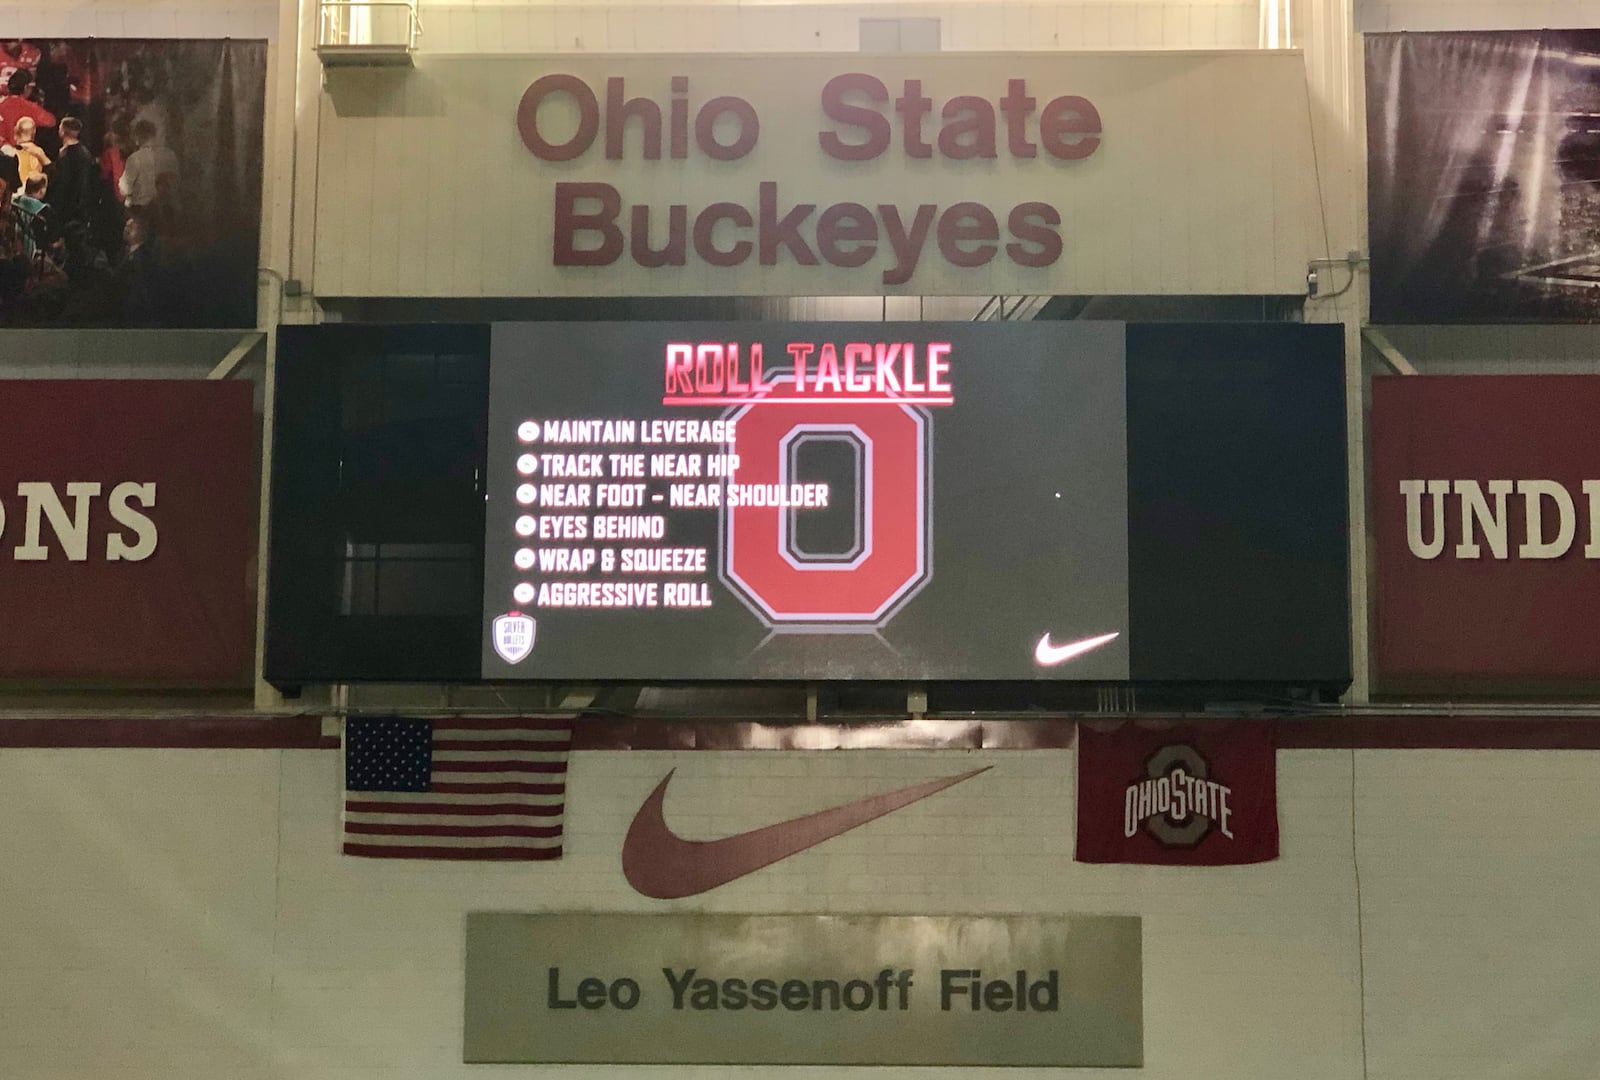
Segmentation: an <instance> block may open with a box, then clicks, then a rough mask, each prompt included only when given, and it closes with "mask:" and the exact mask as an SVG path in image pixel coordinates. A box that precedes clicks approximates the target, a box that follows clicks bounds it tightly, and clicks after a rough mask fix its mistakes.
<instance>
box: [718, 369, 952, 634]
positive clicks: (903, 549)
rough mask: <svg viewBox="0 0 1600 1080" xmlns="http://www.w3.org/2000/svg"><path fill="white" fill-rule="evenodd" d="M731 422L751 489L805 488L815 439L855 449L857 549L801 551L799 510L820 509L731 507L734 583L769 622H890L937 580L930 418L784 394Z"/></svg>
mask: <svg viewBox="0 0 1600 1080" xmlns="http://www.w3.org/2000/svg"><path fill="white" fill-rule="evenodd" d="M780 378H781V377H780ZM774 381H777V380H774ZM782 392H783V390H780V391H779V393H782ZM731 419H736V420H737V421H738V424H739V427H738V443H737V450H738V454H739V469H738V473H737V475H736V476H735V477H734V480H735V482H737V483H740V484H781V485H789V484H793V483H796V482H797V479H796V478H795V476H794V475H793V471H792V470H793V462H794V460H795V451H796V450H797V449H798V447H800V446H801V445H803V444H804V443H805V442H806V441H808V440H811V439H826V440H834V441H840V442H845V443H850V444H853V445H854V446H855V454H856V477H857V484H856V500H857V505H856V530H855V542H854V544H852V545H851V547H850V549H849V550H848V551H845V552H841V553H836V554H830V555H823V556H818V555H808V554H806V553H804V552H801V551H799V550H798V549H797V548H796V546H795V543H794V537H793V527H792V520H793V519H792V515H795V514H804V513H809V512H813V511H808V510H805V509H800V510H793V509H785V508H780V507H770V506H739V507H733V508H727V507H725V508H724V509H723V511H722V518H721V522H722V552H723V558H722V566H723V572H722V576H723V580H724V581H725V582H726V583H727V584H728V586H729V587H730V588H732V589H733V590H734V592H735V593H736V594H737V595H739V596H740V598H741V599H743V600H744V601H745V603H746V605H747V606H749V607H750V609H751V610H752V611H753V612H755V614H756V615H757V617H758V618H760V619H761V620H762V621H763V622H764V623H766V624H767V625H769V626H772V625H788V626H794V625H804V624H818V625H828V624H834V623H847V624H850V625H853V626H882V625H883V624H884V623H887V622H888V621H889V620H890V619H891V618H893V616H894V614H895V613H896V612H897V611H898V610H899V609H900V608H901V607H902V606H903V605H904V604H905V603H906V601H908V600H910V599H911V597H913V596H915V595H916V594H917V592H919V591H920V590H921V588H922V587H923V585H925V584H926V583H927V581H928V577H929V562H930V560H929V558H928V538H929V529H928V486H929V485H928V471H929V470H928V464H929V462H928V457H929V455H928V421H927V419H926V417H924V416H923V414H922V413H921V412H920V411H918V410H917V409H915V408H912V407H911V406H907V405H881V404H880V405H859V404H856V405H852V404H830V405H812V404H792V403H791V404H785V403H783V400H782V398H781V397H778V396H776V395H775V396H774V397H773V398H772V399H771V400H769V401H762V402H757V403H754V404H750V405H746V406H744V407H742V408H740V409H739V410H738V411H737V412H735V413H733V414H732V417H731Z"/></svg>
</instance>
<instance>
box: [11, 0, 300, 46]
mask: <svg viewBox="0 0 1600 1080" xmlns="http://www.w3.org/2000/svg"><path fill="white" fill-rule="evenodd" d="M278 6H279V4H278V0H51V2H50V3H39V2H38V0H8V2H7V3H5V4H0V29H3V31H4V36H5V37H8V38H9V37H109V38H118V37H121V38H136V37H153V38H178V37H182V38H223V37H235V38H273V37H276V36H277V31H278Z"/></svg>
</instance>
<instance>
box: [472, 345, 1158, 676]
mask: <svg viewBox="0 0 1600 1080" xmlns="http://www.w3.org/2000/svg"><path fill="white" fill-rule="evenodd" d="M1124 337H1125V327H1124V324H1122V323H1075V322H1029V323H859V322H856V323H826V322H818V323H753V322H752V323H638V322H636V323H497V324H495V325H494V327H493V338H492V349H491V359H490V395H489V462H488V498H487V505H486V507H485V513H486V540H485V571H484V620H483V638H482V642H483V676H484V678H486V679H591V680H649V681H671V680H740V679H769V680H788V679H794V680H839V679H886V680H913V681H921V680H965V679H977V680H1007V679H1066V680H1096V681H1098V680H1125V679H1127V677H1128V655H1129V652H1128V525H1127V517H1128V496H1127V424H1126V375H1125V354H1124ZM701 340H704V341H738V342H741V343H742V344H745V345H747V344H748V343H749V342H752V341H761V342H763V349H764V352H765V355H766V369H767V370H768V371H769V372H770V371H771V370H773V369H774V368H776V367H778V366H780V364H781V363H782V362H784V361H785V360H786V356H787V354H786V352H785V348H784V346H785V344H786V343H787V342H789V341H814V342H824V341H831V342H834V343H836V344H837V345H841V346H842V344H843V343H844V342H846V341H863V340H864V341H875V340H886V341H911V342H915V343H917V344H918V345H919V346H921V345H922V344H924V343H926V342H930V341H948V342H950V343H951V346H952V348H951V352H950V375H949V379H950V382H951V385H952V386H953V388H954V397H955V404H954V405H953V406H948V407H930V408H927V409H925V410H924V411H925V414H926V415H927V416H928V418H929V420H930V423H931V427H930V432H931V435H930V445H931V464H930V490H931V505H932V509H931V518H930V521H931V533H932V544H931V564H930V565H931V576H930V578H929V580H928V582H927V583H926V584H925V585H924V586H923V588H922V589H921V591H920V592H918V593H917V594H916V595H915V596H914V597H913V598H912V599H911V600H910V601H909V602H907V603H906V604H904V605H903V606H902V607H900V608H899V609H898V611H897V613H896V614H895V615H894V617H893V618H892V619H891V620H890V621H889V622H888V623H887V625H885V626H884V627H883V629H882V630H881V631H880V632H878V633H861V632H849V633H829V632H817V631H816V630H814V629H811V630H807V631H806V632H785V631H783V630H779V631H777V632H776V633H773V632H770V631H769V630H768V628H767V627H766V626H764V625H763V624H762V623H761V621H760V620H759V619H758V618H757V617H756V616H755V615H754V614H753V613H752V612H751V611H750V609H749V608H747V607H746V606H745V604H744V603H743V602H741V600H740V599H739V598H738V597H737V596H736V595H735V594H734V593H732V592H731V591H730V590H729V589H728V588H727V586H725V585H724V584H723V582H722V580H721V577H720V575H719V574H718V573H717V569H716V563H717V562H718V561H719V557H718V550H719V544H718V525H717V519H718V515H717V513H716V511H713V510H681V509H680V510H669V511H664V512H666V513H667V514H668V515H669V516H668V525H667V535H666V537H665V538H664V539H662V540H660V541H654V542H652V541H614V542H613V541H602V542H598V543H596V542H593V541H584V542H575V543H573V544H572V545H571V546H596V547H598V546H601V545H602V544H612V545H613V546H617V547H621V546H663V547H667V546H670V547H697V546H704V547H706V548H707V549H708V558H709V559H710V560H711V563H712V565H711V568H710V570H709V572H708V573H707V574H706V575H705V577H704V578H703V579H701V580H706V581H709V582H710V583H711V590H712V596H713V606H712V607H710V608H707V609H688V610H676V609H665V608H657V609H637V608H622V609H571V608H539V607H538V606H537V605H536V604H528V605H520V604H515V603H514V602H513V600H512V589H513V587H514V586H515V585H516V584H517V582H519V581H523V580H529V579H530V577H531V578H532V579H533V580H534V581H535V582H537V580H538V579H539V577H540V575H538V574H537V573H534V574H531V575H529V574H524V573H523V572H521V571H519V570H518V569H517V568H516V566H515V565H514V563H513V561H512V560H513V556H514V554H515V552H516V551H517V549H518V548H520V547H522V546H524V544H525V543H527V542H526V541H523V540H522V539H521V538H520V537H518V536H517V535H516V533H515V531H514V523H515V521H516V519H517V518H518V517H519V516H520V515H521V514H522V513H524V512H525V511H524V508H523V507H521V506H519V505H518V504H517V502H516V499H515V496H514V492H515V490H516V488H517V485H518V484H519V483H521V482H523V480H524V478H523V477H521V476H520V475H519V474H518V473H517V471H516V458H517V456H518V455H519V454H521V453H523V452H524V450H525V449H532V450H533V451H534V452H541V451H545V450H549V451H554V450H556V449H557V448H556V447H548V448H547V447H545V446H544V445H543V443H542V442H541V443H540V444H537V445H535V446H534V447H531V448H527V447H524V446H523V444H522V443H520V442H519V440H518V438H517V433H516V429H517V425H518V424H520V423H521V422H522V421H523V420H526V419H530V418H534V419H539V420H545V419H580V418H581V419H638V420H646V419H652V418H668V417H673V418H693V419H702V420H714V419H718V418H719V417H720V416H721V415H722V414H723V410H722V409H720V408H716V407H705V406H696V407H682V408H668V407H665V406H663V405H662V404H661V397H662V389H663V358H664V353H665V346H666V343H668V342H672V341H701ZM919 353H920V348H919ZM560 449H561V450H562V451H563V452H568V453H578V452H589V453H593V452H602V453H608V454H609V453H611V452H614V451H622V450H625V449H628V448H624V447H615V446H605V445H594V446H572V447H562V448H560ZM650 449H651V448H649V447H640V448H634V450H633V452H648V451H649V450H650ZM656 449H659V450H668V449H671V450H676V451H677V452H683V453H691V452H706V451H714V450H715V449H716V448H715V447H705V448H701V447H658V448H656ZM534 479H535V480H536V481H537V480H541V479H544V478H543V477H535V478H534ZM609 479H610V477H607V478H606V480H609ZM601 482H604V481H601ZM645 482H646V483H648V484H650V485H651V488H652V490H659V491H665V490H666V484H667V483H668V481H665V480H654V481H652V480H650V479H648V478H647V479H646V481H645ZM659 509H660V508H652V507H648V506H647V507H646V508H645V510H644V511H643V512H658V511H659ZM532 512H534V513H539V512H540V509H539V508H538V507H535V508H532ZM564 512H566V513H580V514H581V513H594V512H605V511H597V510H589V511H583V510H577V511H564ZM553 543H554V542H551V541H546V542H544V543H543V544H542V545H541V544H538V543H535V544H534V545H533V546H553ZM611 577H619V578H620V575H606V576H605V577H604V578H603V577H602V575H600V574H599V572H598V570H596V571H594V572H592V573H591V574H589V575H587V576H585V577H581V578H580V577H577V576H571V575H563V576H562V579H564V580H591V581H598V580H605V579H608V578H611ZM550 579H551V580H556V576H555V575H550ZM628 580H667V579H664V578H663V579H655V578H651V579H646V578H643V577H630V578H629V579H628ZM513 607H516V608H517V609H518V610H521V611H523V612H524V613H525V614H528V615H531V616H533V617H534V618H535V619H537V621H538V630H537V635H536V639H535V644H534V648H533V650H532V652H531V653H530V654H529V655H528V656H527V658H526V659H524V660H522V661H521V662H520V663H518V664H516V665H512V664H509V663H507V662H506V661H505V660H503V659H502V658H501V657H500V656H499V655H498V654H497V653H495V651H494V648H493V644H492V640H491V626H492V622H493V620H494V618H495V617H496V616H498V615H502V614H505V613H506V612H507V611H508V610H510V609H511V608H513ZM1112 631H1117V632H1119V633H1120V635H1121V636H1119V637H1118V638H1117V639H1116V640H1115V641H1113V642H1111V643H1110V644H1108V645H1106V646H1103V647H1101V648H1099V649H1095V650H1093V651H1091V652H1089V653H1086V654H1084V655H1083V656H1080V657H1077V658H1075V659H1073V660H1070V661H1068V662H1066V663H1064V664H1060V665H1058V666H1055V667H1049V668H1042V667H1039V666H1038V665H1036V664H1035V662H1034V647H1035V645H1036V643H1037V642H1038V640H1039V638H1040V636H1041V635H1042V634H1044V633H1046V632H1048V633H1049V634H1050V637H1051V641H1052V643H1054V644H1056V645H1060V644H1063V643H1065V642H1069V641H1073V640H1077V639H1080V638H1085V637H1090V636H1096V635H1100V634H1105V633H1110V632H1112Z"/></svg>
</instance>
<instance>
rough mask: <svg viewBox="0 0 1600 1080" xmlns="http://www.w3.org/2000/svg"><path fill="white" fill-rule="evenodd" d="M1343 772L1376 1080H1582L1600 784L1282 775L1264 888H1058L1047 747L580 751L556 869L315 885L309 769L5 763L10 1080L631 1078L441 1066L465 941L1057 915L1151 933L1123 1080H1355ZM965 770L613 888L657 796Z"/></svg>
mask: <svg viewBox="0 0 1600 1080" xmlns="http://www.w3.org/2000/svg"><path fill="white" fill-rule="evenodd" d="M1352 760H1354V761H1355V763H1356V785H1355V791H1356V799H1357V802H1356V805H1357V810H1358V813H1357V815H1356V818H1357V831H1358V836H1359V838H1360V844H1359V848H1360V854H1361V869H1362V874H1361V895H1362V901H1363V910H1364V915H1365V917H1364V934H1365V941H1366V950H1365V967H1366V987H1365V989H1366V994H1365V997H1366V1015H1367V1043H1368V1047H1369V1055H1370V1065H1371V1076H1372V1077H1373V1078H1385V1080H1400V1078H1405V1080H1432V1078H1435V1077H1437V1078H1440V1080H1444V1078H1446V1077H1448V1078H1451V1080H1455V1078H1457V1077H1461V1076H1473V1077H1506V1078H1511V1077H1530V1078H1531V1077H1540V1078H1568V1077H1570V1078H1572V1080H1579V1078H1584V1077H1587V1076H1590V1075H1592V1071H1586V1070H1591V1068H1592V1065H1593V1062H1594V1061H1596V1060H1600V1024H1596V1023H1595V1022H1594V1019H1593V1016H1592V1003H1593V1001H1594V1000H1595V997H1596V993H1597V991H1600V975H1597V974H1596V972H1600V933H1597V931H1600V906H1597V905H1595V904H1594V903H1593V899H1592V898H1593V894H1594V892H1595V889H1596V886H1597V885H1600V835H1597V834H1596V833H1595V832H1594V830H1593V829H1592V828H1591V827H1590V823H1591V822H1592V821H1594V820H1595V819H1596V818H1597V817H1600V791H1597V789H1596V786H1595V785H1594V784H1593V783H1592V775H1593V771H1594V766H1595V764H1596V755H1595V754H1594V753H1592V752H1543V751H1540V752H1533V751H1514V752H1506V751H1361V752H1359V753H1356V754H1354V755H1352V753H1351V752H1350V751H1344V750H1299V751H1284V752H1282V753H1280V755H1279V792H1280V814H1281V823H1282V832H1283V857H1282V858H1281V859H1280V860H1279V861H1278V862H1276V863H1271V864H1266V865H1262V866H1255V867H1236V868H1224V869H1215V870H1189V871H1185V870H1177V869H1169V868H1142V867H1118V866H1085V865H1079V864H1076V863H1073V862H1072V861H1071V835H1072V830H1073V814H1074V810H1073V805H1074V804H1073V797H1074V796H1073V768H1074V762H1073V755H1072V752H1071V751H1033V752H1014V751H1013V752H981V753H971V754H966V753H955V752H948V751H946V752H932V751H929V752H890V751H861V752H824V753H813V754H804V753H789V752H776V751H761V752H744V753H733V752H729V753H714V752H698V753H681V754H672V753H650V752H635V753H625V752H582V753H579V754H576V755H575V756H574V759H573V771H572V776H571V798H570V803H569V816H568V854H567V857H566V858H565V859H564V860H562V861H561V862H559V863H555V864H545V865H532V866H515V865H483V866H474V865H471V864H422V863H409V862H393V863H387V862H382V861H372V860H358V859H347V858H344V857H342V856H340V855H338V854H337V840H338V837H337V806H338V800H339V789H338V776H337V766H338V756H337V755H336V754H334V753H332V752H329V751H194V750H8V751H4V752H0V868H3V872H0V956H3V958H4V964H5V974H6V977H5V978H4V979H0V1075H3V1076H6V1077H16V1078H18V1080H102V1078H109V1080H135V1078H139V1080H146V1078H154V1077H161V1078H163V1080H217V1078H219V1077H227V1078H228V1080H412V1078H415V1080H450V1078H453V1077H456V1078H467V1077H481V1076H490V1075H492V1076H496V1077H512V1076H515V1077H526V1078H530V1080H557V1078H566V1077H594V1076H598V1075H608V1076H609V1075H622V1074H624V1073H625V1070H621V1069H611V1070H596V1069H592V1068H588V1069H586V1068H580V1067H542V1068H541V1067H533V1066H528V1067H485V1066H473V1067H467V1066H463V1065H461V1064H460V1032H461V993H462V968H461V965H462V946H463V940H462V935H463V918H464V916H465V914H466V912H468V911H472V910H490V909H495V910H520V911H543V910H549V911H558V910H559V911H633V912H648V911H668V910H694V911H724V912H762V911H769V912H820V911H834V912H884V913H956V912H961V913H969V912H978V913H982V912H993V913H1000V912H1073V911H1080V912H1129V913H1137V914H1140V915H1142V916H1143V917H1144V919H1145V924H1144V927H1145V1010H1146V1012H1145V1024H1146V1031H1145V1047H1146V1061H1147V1064H1146V1067H1145V1069H1144V1071H1143V1072H1142V1073H1141V1075H1142V1076H1145V1077H1149V1078H1151V1080H1165V1078H1169V1077H1170V1078H1174V1080H1176V1078H1180V1077H1182V1078H1184V1080H1192V1078H1194V1077H1229V1078H1230V1080H1253V1078H1259V1080H1281V1078H1283V1077H1288V1076H1293V1077H1296V1078H1310V1080H1322V1078H1326V1080H1351V1078H1354V1077H1358V1076H1360V1075H1361V1061H1360V1045H1361V1037H1360V1024H1359V1021H1360V1008H1361V996H1362V995H1361V989H1362V987H1361V983H1360V980H1359V978H1358V972H1359V968H1360V957H1359V955H1358V951H1357V944H1356V943H1357V927H1356V906H1355V904H1356V890H1355V879H1354V876H1353V874H1352V863H1351V854H1352V852H1351V792H1352V783H1351V763H1352ZM978 763H982V764H992V765H993V766H994V768H993V769H992V770H991V771H990V772H988V773H986V774H984V775H983V776H981V777H978V778H975V779H974V780H971V781H968V782H967V783H965V784H962V785H960V786H958V787H956V788H952V789H950V790H949V791H946V792H943V793H941V794H940V795H938V796H936V797H934V798H930V799H928V800H926V801H925V802H922V803H918V804H916V805H914V806H911V807H907V808H905V809H904V810H901V811H898V812H896V813H894V814H891V815H889V816H888V817H886V818H883V819H881V820H879V821H877V822H874V823H871V824H869V825H867V826H865V827H863V828H861V829H859V830H857V831H855V832H852V833H850V834H848V835H846V836H843V837H839V838H836V839H834V840H832V841H829V842H827V843H826V844H824V845H822V846H820V847H818V848H815V849H813V850H811V851H808V852H805V853H802V854H800V855H798V856H795V857H793V858H791V859H789V860H785V861H784V862H783V863H781V864H778V865H777V866H774V867H771V868H769V869H767V870H764V871H760V872H758V873H756V874H754V875H751V876H750V877H747V878H744V879H741V880H740V881H738V882H735V883H732V884H730V885H728V886H726V887H724V888H722V889H719V890H716V891H714V892H712V893H708V894H706V895H704V896H702V897H698V898H691V899H688V900H684V901H677V902H657V901H651V900H647V899H645V898H644V897H641V896H639V895H637V894H636V893H634V892H633V891H632V890H631V889H630V888H629V887H628V886H627V885H626V883H625V882H624V881H623V879H622V877H621V872H620V868H619V850H620V845H621V839H622V835H623V832H624V831H625V829H626V826H627V823H628V821H629V819H630V818H631V816H632V814H633V812H634V810H635V809H636V808H637V807H638V805H639V803H640V801H641V800H642V799H643V797H644V795H645V793H646V792H647V791H649V790H650V789H651V788H652V787H653V786H654V785H655V784H656V783H657V782H658V781H659V780H660V778H661V777H662V776H663V775H664V774H665V773H666V771H667V770H668V769H670V768H676V769H677V770H678V772H677V775H676V777H675V778H674V780H673V785H672V788H671V789H670V791H669V795H668V805H667V813H668V818H669V820H670V821H671V822H672V823H673V825H674V827H675V828H677V829H679V830H680V831H681V832H682V833H684V834H685V835H687V836H690V837H709V836H717V835H724V834H727V833H730V832H735V831H740V830H743V829H747V828H750V827H753V826H756V825H760V824H765V823H768V822H771V821H774V820H778V819H782V818H786V817H789V816H792V815H795V814H799V813H804V812H806V811H809V810H815V809H819V808H821V807H824V806H828V805H833V804H835V803H837V802H842V801H845V800H848V799H851V798H855V797H858V796H860V795H864V794H867V793H869V792H874V791H880V790H884V789H886V788H892V787H895V786H898V785H901V784H903V783H906V782H908V781H911V780H918V779H926V778H929V777H932V776H937V775H945V774H949V773H953V772H956V771H962V770H965V769H968V768H971V767H972V766H973V765H974V764H978ZM763 1072H767V1071H764V1070H759V1069H744V1068H738V1069H735V1068H720V1069H719V1068H689V1067H678V1068H668V1067H663V1068H652V1069H648V1070H640V1071H637V1072H633V1073H632V1074H633V1075H644V1076H649V1077H652V1078H653V1080H689V1078H696V1080H699V1078H706V1077H717V1078H724V1077H726V1078H732V1077H735V1076H738V1077H748V1076H755V1077H760V1076H761V1075H762V1074H763ZM767 1075H770V1076H771V1077H772V1078H774V1080H778V1078H782V1080H823V1078H824V1077H828V1078H832V1077H839V1076H845V1077H848V1076H851V1075H855V1076H859V1077H863V1078H864V1077H869V1076H870V1077H874V1078H877V1077H885V1078H890V1077H893V1078H905V1077H913V1076H915V1077H927V1078H944V1077H948V1078H951V1080H953V1078H954V1077H956V1076H963V1077H964V1076H972V1075H982V1072H981V1071H978V1072H974V1071H971V1070H955V1069H949V1070H942V1069H934V1070H910V1069H898V1070H897V1069H883V1070H873V1071H870V1072H869V1071H867V1070H846V1069H799V1068H791V1069H783V1070H776V1069H774V1070H770V1071H769V1072H767ZM992 1075H993V1076H994V1077H995V1078H996V1080H998V1078H1001V1077H1004V1078H1005V1080H1036V1078H1039V1080H1042V1078H1043V1077H1044V1076H1047V1075H1059V1074H1057V1073H1054V1072H1051V1071H1049V1070H1026V1069H1008V1070H996V1071H995V1072H994V1073H993V1074H992ZM1073 1075H1074V1076H1076V1077H1082V1078H1084V1080H1112V1078H1113V1077H1121V1076H1123V1074H1122V1073H1119V1072H1113V1071H1107V1072H1099V1071H1095V1070H1079V1071H1074V1072H1073Z"/></svg>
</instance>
